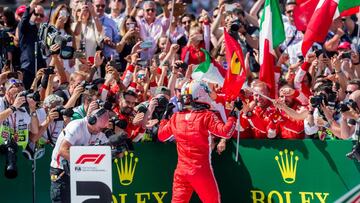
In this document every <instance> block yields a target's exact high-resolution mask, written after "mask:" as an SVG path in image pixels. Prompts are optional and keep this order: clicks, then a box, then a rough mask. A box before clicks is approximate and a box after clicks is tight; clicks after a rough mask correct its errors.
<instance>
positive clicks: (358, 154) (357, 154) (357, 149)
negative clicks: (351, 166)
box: [346, 142, 360, 162]
mask: <svg viewBox="0 0 360 203" xmlns="http://www.w3.org/2000/svg"><path fill="white" fill-rule="evenodd" d="M346 156H347V157H348V158H349V159H354V160H357V161H358V162H360V145H359V142H358V143H357V144H356V145H354V146H353V148H352V150H351V152H349V153H347V154H346Z"/></svg>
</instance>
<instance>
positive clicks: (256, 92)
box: [246, 87, 275, 103]
mask: <svg viewBox="0 0 360 203" xmlns="http://www.w3.org/2000/svg"><path fill="white" fill-rule="evenodd" d="M246 89H247V90H249V91H251V92H253V93H255V94H258V95H260V96H262V97H264V98H265V99H268V100H269V101H271V102H273V103H274V101H275V100H274V99H272V98H270V97H268V96H266V95H264V94H262V93H260V92H258V91H256V90H254V89H252V88H250V87H246Z"/></svg>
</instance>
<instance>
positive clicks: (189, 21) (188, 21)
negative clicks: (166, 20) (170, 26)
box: [181, 20, 191, 24]
mask: <svg viewBox="0 0 360 203" xmlns="http://www.w3.org/2000/svg"><path fill="white" fill-rule="evenodd" d="M181 23H182V24H190V23H191V20H187V21H182V22H181Z"/></svg>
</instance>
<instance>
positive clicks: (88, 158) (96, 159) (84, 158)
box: [75, 154, 105, 164]
mask: <svg viewBox="0 0 360 203" xmlns="http://www.w3.org/2000/svg"><path fill="white" fill-rule="evenodd" d="M104 157H105V154H83V155H81V156H80V157H79V158H78V160H76V162H75V164H85V163H94V164H99V163H100V162H101V160H102V159H103V158H104Z"/></svg>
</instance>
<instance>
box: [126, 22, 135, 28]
mask: <svg viewBox="0 0 360 203" xmlns="http://www.w3.org/2000/svg"><path fill="white" fill-rule="evenodd" d="M127 27H128V29H129V30H130V29H134V28H135V23H129V24H128V26H127Z"/></svg>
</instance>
